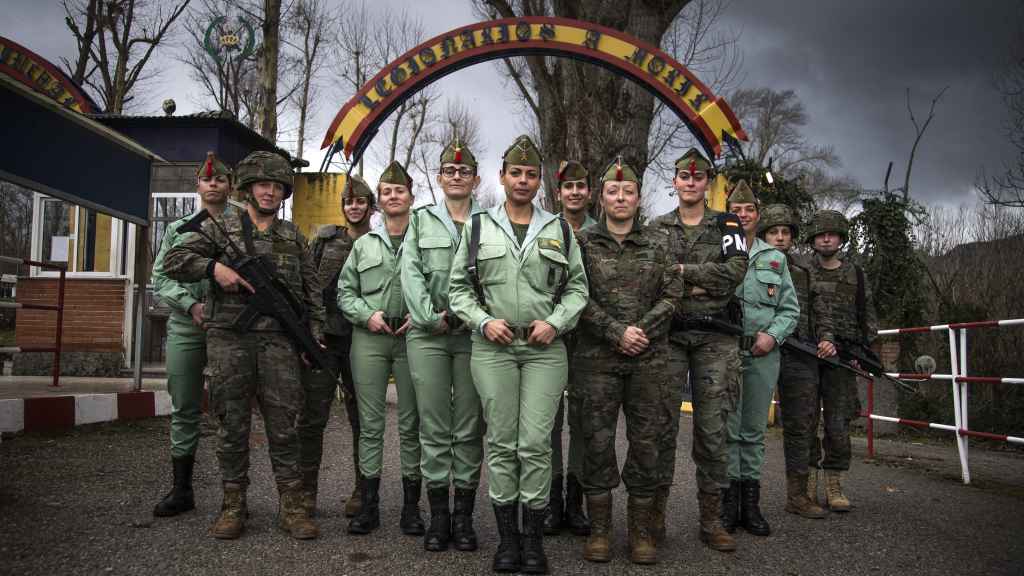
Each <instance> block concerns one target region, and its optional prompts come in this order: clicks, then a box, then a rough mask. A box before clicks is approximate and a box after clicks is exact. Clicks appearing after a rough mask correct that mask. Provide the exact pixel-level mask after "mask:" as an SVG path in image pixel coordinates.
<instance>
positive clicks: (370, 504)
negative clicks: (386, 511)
mask: <svg viewBox="0 0 1024 576" xmlns="http://www.w3.org/2000/svg"><path fill="white" fill-rule="evenodd" d="M379 526H380V478H363V493H362V502H361V503H360V506H359V514H356V517H355V518H353V519H352V520H351V521H350V522H349V523H348V533H349V534H369V533H370V532H373V531H374V530H376V529H377V528H378V527H379Z"/></svg>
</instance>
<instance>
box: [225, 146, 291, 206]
mask: <svg viewBox="0 0 1024 576" xmlns="http://www.w3.org/2000/svg"><path fill="white" fill-rule="evenodd" d="M235 178H236V179H237V181H238V183H237V184H236V186H237V188H238V189H239V190H243V191H245V192H248V191H249V187H250V186H252V183H253V182H263V181H271V182H280V183H281V185H283V186H284V197H285V198H288V197H290V196H291V195H292V178H293V172H292V165H291V164H290V163H289V162H288V159H287V158H285V157H284V156H281V155H280V154H275V153H274V152H267V151H264V150H259V151H257V152H253V153H252V154H249V155H248V156H246V157H245V158H242V161H241V162H239V163H238V166H235Z"/></svg>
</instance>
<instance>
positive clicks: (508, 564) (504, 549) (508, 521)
mask: <svg viewBox="0 0 1024 576" xmlns="http://www.w3.org/2000/svg"><path fill="white" fill-rule="evenodd" d="M493 506H494V519H495V522H496V523H497V524H498V537H499V538H500V539H501V541H500V542H498V550H497V551H496V552H495V553H494V562H493V564H492V565H491V569H492V570H494V571H495V572H519V568H520V567H521V566H522V563H523V555H522V550H521V548H520V546H519V513H518V512H519V504H518V503H516V502H510V503H508V504H493Z"/></svg>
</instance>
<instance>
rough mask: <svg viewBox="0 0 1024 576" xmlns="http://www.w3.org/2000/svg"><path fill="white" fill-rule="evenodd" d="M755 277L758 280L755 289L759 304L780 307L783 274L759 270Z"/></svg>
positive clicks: (768, 269)
mask: <svg viewBox="0 0 1024 576" xmlns="http://www.w3.org/2000/svg"><path fill="white" fill-rule="evenodd" d="M754 275H755V277H756V278H757V283H756V284H755V286H754V289H755V290H757V291H758V295H757V298H758V302H760V303H762V304H765V305H766V306H778V305H779V289H780V287H781V286H780V285H781V284H782V274H780V273H779V272H778V271H776V270H773V269H771V268H758V269H757V270H755V271H754Z"/></svg>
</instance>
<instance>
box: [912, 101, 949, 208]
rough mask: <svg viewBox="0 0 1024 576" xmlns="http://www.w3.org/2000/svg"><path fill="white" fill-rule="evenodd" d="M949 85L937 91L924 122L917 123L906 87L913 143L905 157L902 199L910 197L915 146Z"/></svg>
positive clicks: (922, 135) (933, 116) (919, 141)
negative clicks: (912, 129) (906, 157)
mask: <svg viewBox="0 0 1024 576" xmlns="http://www.w3.org/2000/svg"><path fill="white" fill-rule="evenodd" d="M948 89H949V86H946V87H945V88H943V89H942V90H939V93H938V94H936V95H935V97H934V98H932V105H931V106H930V107H929V108H928V116H927V117H926V118H925V119H924V122H921V123H918V121H917V117H916V116H914V108H913V107H912V106H911V105H910V88H907V113H908V114H909V115H910V122H911V123H912V124H913V125H914V144H913V146H911V147H910V157H909V158H908V159H907V170H906V172H905V173H904V176H903V188H902V190H903V199H904V200H906V199H908V198H910V173H911V171H912V170H913V169H914V156H916V155H917V147H918V145H919V144H920V143H921V138H922V137H924V133H925V131H926V130H928V125H929V124H931V123H932V119H933V118H935V105H936V104H938V103H939V101H940V100H942V95H943V94H945V93H946V90H948Z"/></svg>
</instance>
